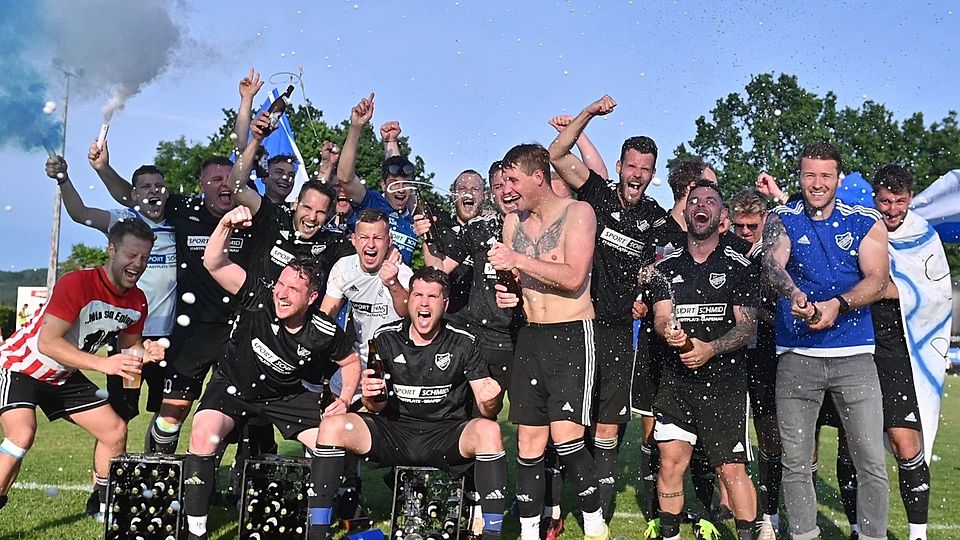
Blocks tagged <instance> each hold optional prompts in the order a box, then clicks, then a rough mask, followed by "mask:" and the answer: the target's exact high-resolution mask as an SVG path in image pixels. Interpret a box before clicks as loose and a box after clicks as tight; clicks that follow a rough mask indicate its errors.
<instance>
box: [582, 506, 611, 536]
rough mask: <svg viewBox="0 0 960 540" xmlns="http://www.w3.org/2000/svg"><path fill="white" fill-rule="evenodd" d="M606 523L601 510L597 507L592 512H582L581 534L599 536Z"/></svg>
mask: <svg viewBox="0 0 960 540" xmlns="http://www.w3.org/2000/svg"><path fill="white" fill-rule="evenodd" d="M605 526H606V523H605V522H604V521H603V510H602V509H600V508H597V509H596V510H594V511H593V512H584V513H583V535H584V536H600V535H601V534H603V532H604V527H605Z"/></svg>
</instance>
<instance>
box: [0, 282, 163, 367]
mask: <svg viewBox="0 0 960 540" xmlns="http://www.w3.org/2000/svg"><path fill="white" fill-rule="evenodd" d="M47 314H49V315H52V316H54V317H57V318H58V319H61V320H64V321H67V322H72V325H71V326H70V330H69V331H68V332H67V334H66V335H65V336H64V339H66V340H67V342H68V343H71V344H74V345H76V346H77V348H79V349H80V350H82V351H84V352H88V353H94V352H96V351H97V349H99V348H100V347H101V346H103V345H104V344H106V343H108V342H110V341H112V340H113V338H115V337H117V335H118V334H120V333H121V332H123V333H124V334H132V335H140V334H141V333H143V321H144V319H146V316H147V299H146V296H144V294H143V291H141V290H140V289H138V288H137V287H134V288H132V289H129V290H127V291H125V292H120V291H118V290H117V288H116V287H115V286H114V285H113V284H112V283H110V280H109V279H107V274H106V271H105V270H104V268H103V267H99V268H91V269H87V270H77V271H75V272H70V273H69V274H67V275H65V276H63V277H62V278H60V280H59V281H58V282H57V284H56V286H55V287H54V288H53V294H52V295H51V297H50V300H49V301H48V302H47V303H46V304H45V305H44V306H43V307H41V308H40V310H39V311H37V312H36V313H35V314H34V315H33V317H31V318H30V320H29V321H27V324H25V325H24V326H23V328H21V329H20V330H17V332H15V333H14V334H13V335H12V336H10V337H9V338H8V339H7V340H6V341H4V342H3V344H0V367H2V368H3V369H8V370H10V371H17V372H20V373H23V374H24V375H29V376H31V377H33V378H34V379H37V380H38V381H43V382H45V383H48V384H52V385H61V384H63V382H64V381H65V380H66V379H67V377H69V376H70V375H71V374H73V372H75V371H76V368H72V367H67V366H64V365H63V364H61V363H59V362H57V361H56V360H54V359H53V358H50V357H49V356H46V355H44V354H41V353H40V350H39V347H38V345H37V344H38V342H39V339H40V332H41V331H42V329H43V318H44V316H45V315H47Z"/></svg>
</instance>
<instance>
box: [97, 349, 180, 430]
mask: <svg viewBox="0 0 960 540" xmlns="http://www.w3.org/2000/svg"><path fill="white" fill-rule="evenodd" d="M140 377H141V379H142V381H143V382H142V384H141V387H140V388H124V387H123V379H122V378H121V377H120V376H119V375H107V391H108V392H109V395H108V396H107V401H108V402H109V403H110V406H111V407H113V410H115V411H117V414H119V415H120V418H123V420H124V421H125V422H129V421H130V420H132V419H133V418H135V417H136V416H137V415H138V414H140V391H141V390H142V389H143V385H146V386H147V411H149V412H157V411H159V410H160V403H161V402H162V401H163V381H164V379H165V378H166V369H165V368H162V367H160V364H157V363H153V362H151V363H149V364H144V365H143V371H142V372H141V374H140Z"/></svg>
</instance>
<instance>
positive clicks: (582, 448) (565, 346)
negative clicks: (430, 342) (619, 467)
mask: <svg viewBox="0 0 960 540" xmlns="http://www.w3.org/2000/svg"><path fill="white" fill-rule="evenodd" d="M503 173H504V177H505V179H506V186H505V188H504V189H505V194H504V201H505V202H510V203H515V204H516V207H517V212H515V213H511V214H508V215H507V216H506V217H505V219H504V225H503V240H504V243H500V242H497V243H495V244H494V245H493V248H492V249H490V251H489V252H488V254H487V256H488V258H489V260H490V264H491V265H493V267H494V269H496V270H506V271H510V272H513V274H514V276H515V277H516V278H518V279H519V282H520V286H521V288H522V300H523V309H524V312H525V313H526V316H527V326H525V327H523V328H522V329H521V330H520V334H519V336H518V337H517V347H516V356H515V360H514V362H515V363H514V370H513V373H512V380H511V382H510V401H511V409H510V420H511V421H512V422H514V423H516V424H518V427H517V446H518V454H517V462H518V464H519V467H518V470H517V500H518V501H519V506H520V538H521V539H522V540H538V539H539V538H540V514H541V511H542V509H543V495H544V491H543V490H544V482H543V477H544V464H543V452H544V449H545V448H546V446H547V440H548V439H552V440H553V442H554V446H555V448H556V449H557V454H558V455H559V456H560V461H561V463H562V464H563V465H564V467H566V469H567V471H568V478H569V479H572V482H573V485H574V486H575V487H576V490H577V493H578V495H579V498H580V510H581V511H582V512H583V529H584V535H585V538H587V539H593V538H599V539H605V538H606V537H607V536H608V535H609V530H608V529H607V526H606V524H605V523H604V520H603V512H602V510H601V507H600V506H601V501H600V494H599V492H598V491H597V478H596V475H595V474H594V471H593V460H592V459H591V457H590V454H589V452H587V449H586V445H585V443H584V438H583V437H584V433H585V430H586V427H587V426H589V425H590V409H591V403H590V401H591V398H592V396H593V380H594V375H595V369H594V354H593V350H594V341H593V318H594V311H593V303H592V302H591V300H590V267H591V265H592V263H593V249H594V243H595V242H594V236H595V234H596V228H597V217H596V214H594V212H593V208H591V207H590V205H589V204H587V203H585V202H579V201H574V200H571V199H562V198H560V197H558V196H557V195H556V194H555V193H554V192H553V191H552V190H551V189H550V155H549V154H548V152H547V150H546V149H544V148H543V147H542V146H540V145H538V144H521V145H518V146H515V147H513V148H512V149H511V150H510V151H509V152H507V155H506V156H504V158H503ZM496 288H497V305H498V306H500V307H501V308H509V307H515V306H517V305H518V304H519V303H520V301H521V298H520V297H518V296H517V295H516V294H514V293H511V292H508V290H507V287H505V286H504V285H500V284H498V285H497V286H496Z"/></svg>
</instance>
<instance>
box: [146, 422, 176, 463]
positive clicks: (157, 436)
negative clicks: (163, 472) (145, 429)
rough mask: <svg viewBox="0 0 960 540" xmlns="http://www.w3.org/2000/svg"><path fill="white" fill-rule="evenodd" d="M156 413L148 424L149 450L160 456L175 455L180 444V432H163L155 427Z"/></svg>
mask: <svg viewBox="0 0 960 540" xmlns="http://www.w3.org/2000/svg"><path fill="white" fill-rule="evenodd" d="M159 414H160V413H157V414H156V415H154V417H153V421H152V422H150V430H149V432H150V449H151V451H152V452H157V453H160V454H176V453H177V445H178V444H179V443H180V430H177V431H172V432H171V431H164V430H162V429H160V428H159V427H158V426H157V417H158V416H159Z"/></svg>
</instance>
